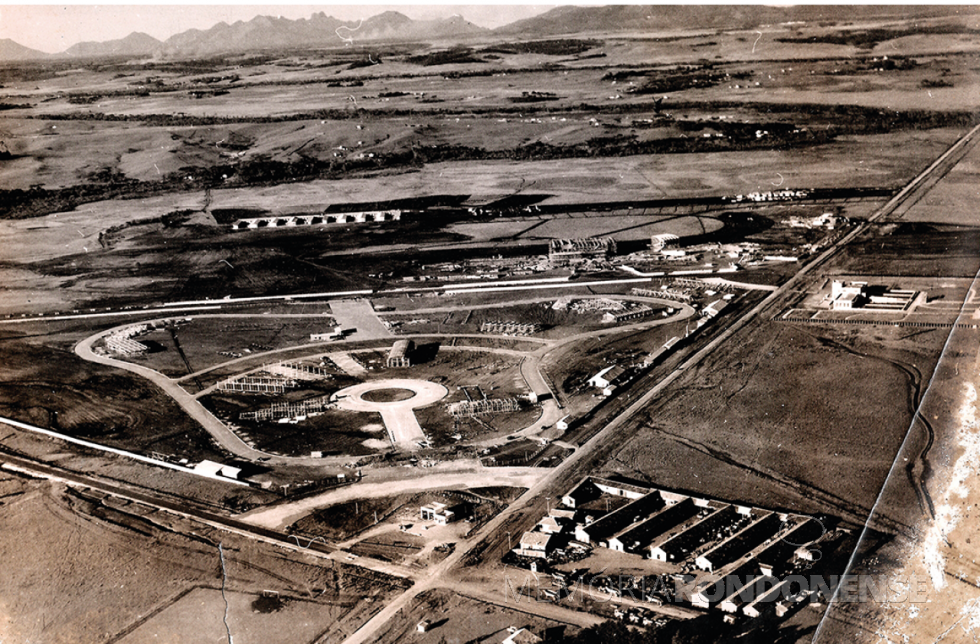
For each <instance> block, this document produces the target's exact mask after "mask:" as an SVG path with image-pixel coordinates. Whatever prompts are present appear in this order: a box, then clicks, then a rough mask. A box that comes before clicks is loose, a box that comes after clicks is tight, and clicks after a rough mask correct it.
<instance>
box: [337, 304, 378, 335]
mask: <svg viewBox="0 0 980 644" xmlns="http://www.w3.org/2000/svg"><path fill="white" fill-rule="evenodd" d="M329 304H330V311H331V313H333V317H334V319H335V320H336V321H337V326H339V327H340V328H342V329H357V331H355V332H354V333H352V334H350V335H349V336H348V337H349V338H350V339H351V340H378V339H383V338H390V337H391V332H390V331H389V330H388V327H386V326H385V325H384V324H382V323H381V320H379V319H378V316H377V314H376V313H375V312H374V307H372V306H371V302H370V301H368V300H331V301H330V302H329Z"/></svg>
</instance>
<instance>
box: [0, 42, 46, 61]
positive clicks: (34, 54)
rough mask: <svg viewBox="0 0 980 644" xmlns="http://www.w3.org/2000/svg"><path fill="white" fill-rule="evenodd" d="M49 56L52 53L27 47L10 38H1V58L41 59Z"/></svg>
mask: <svg viewBox="0 0 980 644" xmlns="http://www.w3.org/2000/svg"><path fill="white" fill-rule="evenodd" d="M49 57H50V54H46V53H44V52H43V51H38V50H36V49H31V48H30V47H25V46H24V45H21V44H19V43H16V42H14V41H13V40H11V39H10V38H3V39H0V60H41V59H44V58H49Z"/></svg>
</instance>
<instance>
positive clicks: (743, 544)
mask: <svg viewBox="0 0 980 644" xmlns="http://www.w3.org/2000/svg"><path fill="white" fill-rule="evenodd" d="M781 527H782V522H781V521H780V520H779V515H778V514H776V513H775V512H765V513H763V514H762V516H760V517H758V518H756V520H755V521H754V522H752V523H750V524H749V525H747V526H745V527H744V528H742V529H741V530H740V531H738V532H736V533H735V534H733V535H731V536H730V537H728V538H727V539H725V540H724V541H722V542H721V543H719V544H718V545H716V546H714V547H713V548H711V549H710V550H708V551H707V552H705V553H704V554H702V555H700V556H699V557H698V558H697V559H695V560H694V565H695V566H697V567H698V569H700V570H704V571H706V572H715V571H716V570H719V569H720V568H724V567H725V566H727V565H728V564H730V563H734V562H735V561H737V560H739V559H741V558H742V557H744V556H745V555H747V554H748V553H750V552H752V551H753V550H755V549H756V548H758V547H759V546H761V545H763V544H764V543H765V541H766V540H767V539H771V538H772V537H773V536H774V535H776V534H777V533H778V532H779V530H780V528H781Z"/></svg>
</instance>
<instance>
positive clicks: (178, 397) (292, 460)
mask: <svg viewBox="0 0 980 644" xmlns="http://www.w3.org/2000/svg"><path fill="white" fill-rule="evenodd" d="M629 299H636V300H640V301H646V302H651V303H657V304H662V305H664V306H670V307H674V308H680V311H679V313H678V314H677V315H673V316H671V317H669V318H663V319H661V318H658V319H655V320H650V321H646V322H643V323H639V324H631V325H625V326H619V327H611V328H609V329H600V330H597V331H590V332H586V333H580V334H577V335H573V336H569V337H567V338H563V339H561V340H553V341H552V340H544V339H542V338H530V337H528V338H525V337H521V338H519V339H520V340H521V341H528V342H535V343H538V344H541V345H543V346H542V347H541V349H537V350H535V351H534V352H532V353H526V352H515V354H520V355H524V356H526V357H527V360H525V364H522V369H521V373H522V374H523V375H524V378H525V380H526V381H527V384H528V387H530V388H531V390H532V391H534V392H535V393H537V394H538V395H539V396H541V395H542V394H544V393H552V394H553V392H551V388H550V386H548V384H547V382H546V381H545V379H544V377H543V376H542V375H541V372H540V369H539V368H538V365H539V364H540V360H541V358H542V357H543V356H544V355H546V354H547V353H548V352H549V351H551V350H553V349H556V348H558V347H561V346H564V345H566V344H568V343H570V342H576V341H580V340H582V339H585V338H590V337H602V336H604V335H608V334H618V333H624V332H627V331H638V330H643V329H646V328H652V327H654V326H658V325H661V324H667V323H670V322H675V321H677V320H681V319H686V318H688V317H691V316H693V315H694V314H695V311H694V309H693V308H691V307H690V306H688V305H686V304H685V305H678V303H677V302H673V301H668V300H658V299H655V298H635V297H630V298H629ZM458 308H459V309H462V310H466V309H467V308H469V307H466V306H465V305H460V307H458ZM293 315H294V316H295V314H293ZM195 317H197V318H210V317H220V318H224V317H263V318H270V317H276V316H274V315H264V314H252V315H249V314H239V315H236V314H214V315H198V316H195ZM302 317H306V315H302ZM310 317H322V316H316V315H313V316H310ZM165 319H169V317H168V318H159V319H156V320H140V321H131V322H128V323H126V324H122V325H119V326H118V327H114V328H112V329H108V330H105V331H101V332H99V333H97V334H95V335H93V336H90V337H88V338H86V339H84V340H82V341H80V342H79V343H78V344H76V345H75V354H76V355H77V356H79V357H80V358H82V359H84V360H88V361H90V362H95V363H98V364H102V365H106V366H110V367H115V368H117V369H122V370H124V371H129V372H131V373H135V374H137V375H140V376H142V377H143V378H146V379H147V380H149V381H150V382H152V383H153V384H155V385H156V386H158V387H160V389H162V390H163V391H164V392H165V393H166V394H167V395H168V396H170V397H171V398H172V399H173V400H174V401H175V402H176V403H177V404H178V405H179V406H180V407H181V409H183V410H184V411H185V412H187V414H188V415H189V416H190V417H191V418H193V419H194V420H195V421H197V422H198V423H199V424H200V425H201V427H203V428H204V429H205V430H206V431H207V432H208V433H209V434H210V435H211V436H212V437H213V438H214V440H215V441H216V442H217V443H218V445H220V446H221V447H222V448H224V449H225V450H227V451H228V452H230V453H232V454H234V455H235V456H237V457H239V458H242V459H245V460H248V461H260V462H263V463H265V464H266V465H270V466H279V467H284V466H286V467H288V466H304V467H319V468H330V467H333V468H336V467H338V466H339V465H340V464H341V463H344V462H347V461H349V460H350V459H349V458H346V457H336V458H312V457H308V456H279V455H276V454H270V453H268V452H263V451H261V450H257V449H255V448H254V447H251V446H249V445H248V444H247V443H245V441H243V440H242V439H241V438H240V437H239V436H238V434H236V433H235V432H234V431H232V430H231V429H230V428H228V426H226V425H225V424H224V423H223V422H221V421H220V420H219V419H218V418H217V417H215V416H214V414H212V413H211V412H210V411H208V410H207V409H206V408H205V407H204V405H202V404H201V403H200V401H198V400H197V397H196V396H195V395H194V394H190V393H188V392H187V391H185V390H184V389H183V388H182V387H181V386H180V384H179V383H180V382H183V381H184V380H186V379H188V378H191V377H193V376H195V375H199V374H203V373H206V372H209V371H213V370H215V369H219V368H222V367H224V366H227V365H230V364H235V363H239V362H244V361H246V360H255V359H256V358H261V357H263V356H268V355H274V354H277V353H284V352H287V351H296V350H297V349H304V348H311V349H313V348H322V347H325V346H330V347H337V346H342V345H343V342H317V343H312V344H304V345H298V346H293V347H288V348H284V349H275V350H272V351H267V352H265V353H261V354H253V355H251V356H248V357H243V358H236V359H234V360H229V361H227V362H223V363H221V364H218V365H214V366H212V367H209V368H207V369H204V370H201V371H199V372H197V373H196V374H191V375H189V376H183V377H181V378H180V379H177V380H174V379H171V378H168V377H167V376H165V375H163V374H162V373H160V372H159V371H156V370H154V369H150V368H149V367H144V366H142V365H137V364H133V363H131V362H127V361H125V360H119V359H117V358H113V357H110V356H107V355H99V354H97V353H95V352H94V351H93V350H92V346H93V345H94V344H95V343H96V342H97V341H98V340H100V339H101V338H103V337H105V336H106V335H109V334H110V333H113V332H114V331H116V330H119V329H124V328H126V327H129V326H132V325H133V324H152V323H154V322H162V321H163V320H165ZM398 337H399V338H414V337H420V338H424V337H442V338H461V337H467V338H480V339H494V338H496V339H505V340H513V339H514V338H512V337H510V336H494V335H487V334H479V333H472V334H438V333H428V334H418V335H404V336H398ZM447 348H452V349H459V350H464V349H465V350H470V351H479V350H489V351H498V350H497V349H493V348H483V347H447ZM499 351H508V350H499ZM525 365H526V366H525ZM546 411H547V412H548V413H547V416H545V415H542V418H541V419H539V420H538V422H537V423H535V424H534V425H532V426H531V427H537V428H538V429H540V428H541V427H544V426H545V425H546V424H548V421H551V422H554V421H552V420H551V419H552V417H554V420H557V417H555V416H556V414H557V408H556V409H550V406H548V407H546ZM529 430H530V428H525V430H522V431H524V432H525V433H526V432H527V431H529Z"/></svg>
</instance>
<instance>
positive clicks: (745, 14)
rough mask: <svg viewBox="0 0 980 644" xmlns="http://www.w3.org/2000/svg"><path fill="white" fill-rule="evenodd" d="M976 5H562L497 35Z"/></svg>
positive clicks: (734, 24)
mask: <svg viewBox="0 0 980 644" xmlns="http://www.w3.org/2000/svg"><path fill="white" fill-rule="evenodd" d="M978 11H980V8H978V7H975V6H973V7H971V6H963V5H959V6H956V5H954V6H941V5H918V6H902V5H891V6H890V5H847V6H839V5H799V6H794V7H773V6H765V5H652V6H644V5H606V6H599V7H580V6H562V7H556V8H555V9H552V10H551V11H548V12H546V13H543V14H541V15H539V16H534V17H533V18H527V19H524V20H518V21H517V22H513V23H510V24H508V25H504V26H503V27H499V28H497V29H495V30H494V33H497V34H500V35H506V36H527V37H540V36H559V35H569V34H575V33H581V32H617V31H672V30H677V29H752V28H754V27H758V26H760V25H775V24H780V23H786V22H823V21H835V22H839V23H843V22H848V21H851V22H853V21H860V20H871V19H879V18H888V19H900V18H928V17H937V16H947V15H955V14H957V13H960V14H963V13H970V14H973V13H978Z"/></svg>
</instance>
